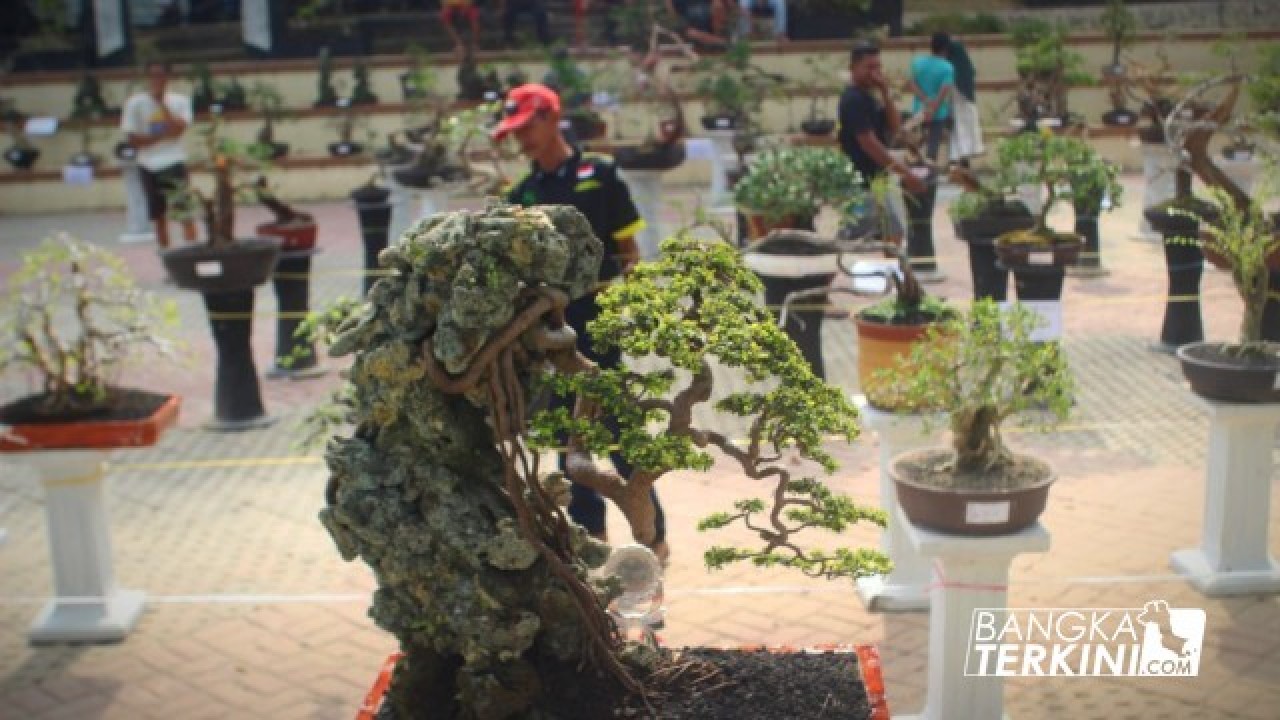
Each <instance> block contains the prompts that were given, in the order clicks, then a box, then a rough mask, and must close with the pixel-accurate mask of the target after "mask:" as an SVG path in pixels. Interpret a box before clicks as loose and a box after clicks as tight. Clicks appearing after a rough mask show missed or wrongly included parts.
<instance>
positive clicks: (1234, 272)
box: [1168, 187, 1280, 362]
mask: <svg viewBox="0 0 1280 720" xmlns="http://www.w3.org/2000/svg"><path fill="white" fill-rule="evenodd" d="M1269 199H1270V190H1269V189H1266V190H1263V192H1262V193H1261V194H1260V195H1259V196H1257V197H1255V198H1254V201H1253V202H1250V203H1248V204H1246V205H1242V204H1241V203H1238V202H1236V201H1235V199H1234V198H1233V197H1232V196H1231V194H1230V193H1229V192H1227V191H1226V190H1224V189H1222V188H1217V187H1210V188H1209V189H1208V201H1209V207H1208V208H1206V210H1207V211H1206V212H1201V213H1196V212H1192V211H1188V210H1184V209H1180V208H1171V209H1169V210H1168V212H1169V213H1170V214H1173V215H1183V216H1186V217H1189V218H1191V219H1194V220H1196V221H1197V222H1198V223H1199V226H1200V237H1199V238H1182V239H1179V240H1178V242H1182V243H1185V244H1197V243H1198V244H1200V245H1201V246H1202V247H1203V249H1204V253H1205V255H1206V256H1207V257H1210V258H1211V259H1213V260H1215V261H1216V262H1217V263H1218V264H1220V265H1222V266H1224V267H1226V268H1228V269H1229V270H1230V272H1231V281H1232V284H1234V285H1235V288H1236V293H1237V294H1239V296H1240V300H1241V301H1242V302H1243V303H1244V315H1243V317H1242V319H1241V321H1240V336H1239V337H1240V339H1239V341H1238V342H1237V343H1236V344H1234V345H1223V346H1222V347H1221V351H1222V352H1223V353H1225V354H1227V355H1231V356H1234V357H1237V358H1251V357H1252V358H1269V359H1271V361H1272V362H1280V355H1277V353H1276V350H1275V347H1274V346H1270V345H1268V343H1267V342H1266V341H1265V340H1264V338H1263V337H1262V316H1263V312H1264V310H1265V308H1266V305H1267V297H1268V293H1269V292H1270V282H1271V281H1270V275H1271V273H1272V268H1273V267H1275V266H1280V228H1277V226H1276V223H1275V220H1274V218H1272V217H1268V216H1267V215H1266V214H1265V213H1264V211H1263V209H1262V208H1263V207H1264V206H1265V205H1266V202H1267V200H1269Z"/></svg>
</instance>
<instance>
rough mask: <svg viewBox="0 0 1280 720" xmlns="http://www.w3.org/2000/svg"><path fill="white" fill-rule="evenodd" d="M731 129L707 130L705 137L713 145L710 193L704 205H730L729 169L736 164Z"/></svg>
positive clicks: (736, 159)
mask: <svg viewBox="0 0 1280 720" xmlns="http://www.w3.org/2000/svg"><path fill="white" fill-rule="evenodd" d="M733 135H734V131H733V130H708V131H707V137H709V138H711V143H712V144H713V145H714V146H715V152H714V153H713V154H712V156H711V194H710V197H709V198H708V200H709V201H710V202H708V203H706V205H709V206H712V207H718V206H720V205H732V204H733V203H732V199H731V198H730V197H729V171H731V170H734V169H735V168H737V166H738V154H737V153H736V152H734V149H733Z"/></svg>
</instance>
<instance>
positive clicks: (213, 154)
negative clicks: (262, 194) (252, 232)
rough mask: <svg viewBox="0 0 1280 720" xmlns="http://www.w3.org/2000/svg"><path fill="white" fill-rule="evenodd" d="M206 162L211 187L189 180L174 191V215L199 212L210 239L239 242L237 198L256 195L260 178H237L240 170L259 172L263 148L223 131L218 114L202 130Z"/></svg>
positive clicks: (223, 244)
mask: <svg viewBox="0 0 1280 720" xmlns="http://www.w3.org/2000/svg"><path fill="white" fill-rule="evenodd" d="M199 133H200V138H201V142H202V143H203V144H204V154H205V158H206V162H207V163H208V166H209V168H210V169H211V171H212V173H213V189H212V191H206V190H202V189H200V188H199V187H197V186H196V185H195V183H188V184H187V185H185V186H184V187H183V188H182V189H179V190H177V191H175V192H173V193H172V194H171V195H170V197H169V200H170V201H171V202H172V203H173V207H174V210H175V212H174V215H175V216H177V217H179V218H181V217H184V216H185V217H191V216H192V215H197V216H199V217H200V219H201V221H202V222H203V224H204V227H205V238H206V239H207V243H208V245H210V246H213V247H226V246H230V245H234V244H235V243H236V234H235V227H236V201H237V200H247V199H255V198H256V197H257V189H256V188H257V181H256V180H254V181H237V180H236V178H235V175H236V172H237V171H246V170H247V171H250V172H254V173H256V172H258V171H260V170H262V169H264V168H265V166H266V162H265V157H264V154H263V151H264V148H262V146H259V145H245V144H241V143H239V142H236V141H234V140H232V139H230V138H227V137H225V136H224V135H223V134H222V118H221V116H219V115H217V114H215V115H213V116H212V118H211V119H210V121H209V122H208V123H206V124H205V125H204V127H202V128H201V129H200V131H199Z"/></svg>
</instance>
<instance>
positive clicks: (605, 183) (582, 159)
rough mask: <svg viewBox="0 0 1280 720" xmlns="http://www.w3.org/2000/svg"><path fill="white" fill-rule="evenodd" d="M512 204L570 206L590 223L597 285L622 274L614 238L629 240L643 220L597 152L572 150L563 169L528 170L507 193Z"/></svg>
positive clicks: (609, 160) (609, 163)
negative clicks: (598, 247) (599, 253)
mask: <svg viewBox="0 0 1280 720" xmlns="http://www.w3.org/2000/svg"><path fill="white" fill-rule="evenodd" d="M507 200H508V201H509V202H511V203H514V204H516V205H524V206H530V205H572V206H573V207H575V208H577V209H578V212H581V213H582V215H583V216H584V217H585V218H586V219H587V222H588V223H590V224H591V229H592V230H593V231H594V232H595V234H596V237H597V238H599V239H600V242H601V243H602V244H603V245H604V259H603V260H602V261H601V263H600V276H599V278H598V279H599V280H600V281H602V282H603V281H606V280H611V279H613V278H615V277H617V276H618V275H620V274H622V263H621V262H619V260H618V242H617V241H618V239H619V238H626V237H631V236H634V235H635V234H636V233H637V232H639V231H640V230H641V229H642V228H644V220H643V219H641V218H640V213H639V212H637V211H636V206H635V204H634V203H632V202H631V192H630V191H629V190H627V185H626V183H624V182H622V180H621V179H620V178H619V177H618V169H617V167H616V166H615V165H614V164H613V158H612V157H610V156H608V155H603V154H600V153H593V152H588V153H583V152H581V151H580V150H576V149H575V150H574V152H573V155H572V156H571V157H569V159H567V160H565V161H564V164H563V165H561V166H560V167H558V168H556V169H555V170H552V171H550V172H547V171H544V170H542V169H540V168H539V167H538V166H537V163H534V165H533V167H532V169H530V171H529V172H528V173H527V174H526V175H525V176H524V177H523V178H521V179H520V180H518V181H516V184H515V185H513V186H512V188H511V191H510V192H509V193H508V194H507Z"/></svg>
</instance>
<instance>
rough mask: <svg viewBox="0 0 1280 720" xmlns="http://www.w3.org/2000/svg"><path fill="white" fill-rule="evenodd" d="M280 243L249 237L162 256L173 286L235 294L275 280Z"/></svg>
mask: <svg viewBox="0 0 1280 720" xmlns="http://www.w3.org/2000/svg"><path fill="white" fill-rule="evenodd" d="M279 256H280V243H279V242H277V241H276V240H273V239H270V238H245V239H242V240H237V241H236V242H234V243H230V244H227V245H187V246H184V247H176V248H171V249H169V250H165V251H163V252H161V253H160V258H161V260H163V261H164V267H165V270H167V271H168V272H169V277H170V278H172V279H173V284H174V285H177V286H178V287H180V288H183V289H185V290H195V291H197V292H204V293H219V292H235V291H237V290H248V289H250V288H254V287H257V286H259V285H261V284H263V283H265V282H266V281H267V278H270V277H271V271H272V270H274V269H275V266H276V260H277V258H279Z"/></svg>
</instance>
